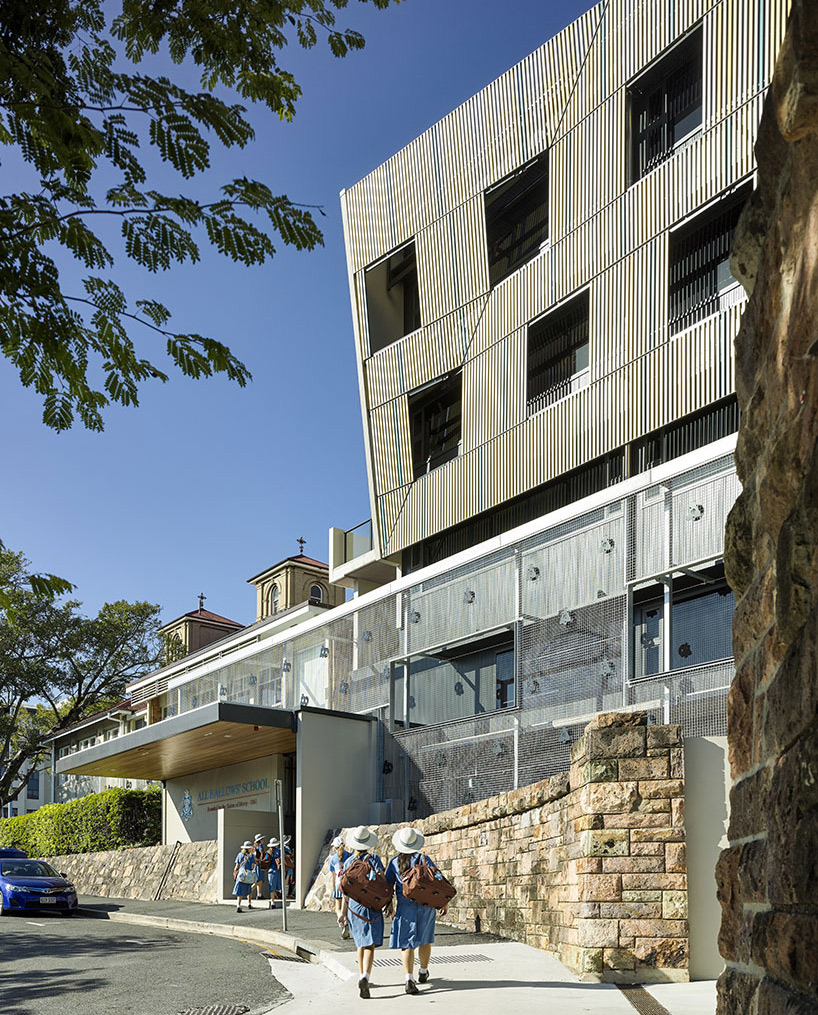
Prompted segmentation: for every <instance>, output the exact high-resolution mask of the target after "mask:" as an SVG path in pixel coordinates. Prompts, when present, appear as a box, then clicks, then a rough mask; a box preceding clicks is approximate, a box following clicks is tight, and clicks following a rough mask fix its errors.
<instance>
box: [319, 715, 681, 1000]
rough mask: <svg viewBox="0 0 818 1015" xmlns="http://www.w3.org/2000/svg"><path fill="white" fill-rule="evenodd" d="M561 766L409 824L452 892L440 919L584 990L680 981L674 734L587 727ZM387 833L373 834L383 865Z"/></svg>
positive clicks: (635, 720)
mask: <svg viewBox="0 0 818 1015" xmlns="http://www.w3.org/2000/svg"><path fill="white" fill-rule="evenodd" d="M571 759H572V760H571V770H570V772H566V773H563V774H560V775H557V776H554V777H553V778H551V779H546V780H544V781H543V782H539V783H536V784H534V785H533V786H526V787H524V788H523V789H518V790H513V791H512V792H509V793H505V794H502V795H501V796H496V797H490V798H489V799H487V800H480V801H477V802H476V803H472V804H468V805H466V806H464V807H459V808H456V809H454V810H451V811H445V812H443V813H441V814H435V815H432V816H431V817H429V818H425V819H424V820H423V821H422V822H417V823H416V824H417V825H418V827H421V829H422V831H423V832H424V834H425V835H426V837H427V839H426V846H425V851H426V852H427V853H428V854H429V855H430V856H431V857H432V858H433V859H434V860H435V861H436V862H437V863H438V864H439V865H440V868H441V870H443V872H444V873H445V874H446V875H447V876H448V877H449V878H450V879H451V880H452V881H453V883H454V885H455V887H456V888H457V890H458V894H457V896H456V897H455V899H454V901H453V903H452V905H451V906H450V908H449V913H448V915H447V917H446V922H447V923H451V924H453V925H454V926H457V927H462V928H464V929H468V930H474V929H475V927H476V926H477V927H480V928H481V929H482V930H484V931H489V932H492V933H495V934H498V935H500V936H502V937H506V938H510V939H512V940H515V941H523V942H525V943H527V944H530V945H533V946H534V947H537V948H543V949H548V950H550V951H553V952H554V953H555V954H556V955H557V956H558V957H559V958H560V959H561V961H562V962H564V963H565V964H566V965H567V966H569V967H570V968H571V969H574V970H575V971H576V972H577V973H579V974H580V975H581V976H582V977H583V978H584V979H589V980H608V981H616V980H620V981H626V982H653V981H662V980H686V979H687V978H688V956H689V947H688V925H687V867H686V862H685V829H684V772H683V758H682V737H681V728H680V727H678V726H648V725H647V715H646V714H645V713H633V714H629V715H618V714H609V715H602V716H598V717H597V718H596V719H595V720H594V721H593V722H591V723H590V725H589V726H588V727H587V729H586V731H585V734H584V735H583V736H582V737H581V738H580V739H579V740H578V741H577V742H576V743H575V744H574V745H573V747H572V752H571ZM399 827H401V826H400V825H381V826H380V827H378V828H377V832H378V835H379V837H380V843H381V845H380V851H381V855H382V856H383V858H384V859H385V860H386V859H387V858H389V857H391V856H392V855H394V850H393V848H392V845H391V838H392V834H393V833H394V831H395V830H396V829H397V828H399ZM337 831H338V830H337V829H335V830H333V831H332V833H331V834H330V835H328V840H327V841H329V839H330V838H331V837H332V835H334V834H336V832H337ZM344 831H347V830H344ZM328 859H329V858H328V848H325V850H324V853H323V855H322V858H321V865H320V870H319V872H318V876H317V878H316V880H315V883H314V884H313V887H312V889H311V891H310V893H309V894H308V896H307V902H306V905H307V908H308V909H324V910H331V909H333V902H332V897H331V895H332V891H331V881H330V877H329V868H328Z"/></svg>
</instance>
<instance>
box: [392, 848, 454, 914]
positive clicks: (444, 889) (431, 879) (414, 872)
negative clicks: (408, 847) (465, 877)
mask: <svg viewBox="0 0 818 1015" xmlns="http://www.w3.org/2000/svg"><path fill="white" fill-rule="evenodd" d="M401 882H402V884H403V894H404V896H405V897H406V898H407V899H409V900H410V901H411V902H417V903H419V904H420V905H421V906H431V907H432V908H433V909H443V908H444V907H445V906H448V905H449V903H450V902H451V900H452V899H453V898H454V897H455V895H457V889H456V888H455V887H454V885H453V884H452V883H451V881H447V880H446V878H444V877H443V875H442V874H441V873H440V871H437V872H435V871H434V870H433V869H432V868H431V867H430V866H429V865H428V864H427V863H426V858H425V857H423V856H421V857H420V859H419V860H418V862H417V863H416V864H414V866H412V867H410V868H409V870H408V871H407V872H406V873H405V874H404V875H403V877H402V878H401Z"/></svg>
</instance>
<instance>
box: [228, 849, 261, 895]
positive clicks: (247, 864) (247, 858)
mask: <svg viewBox="0 0 818 1015" xmlns="http://www.w3.org/2000/svg"><path fill="white" fill-rule="evenodd" d="M235 866H236V867H239V868H242V867H244V868H246V869H247V870H249V871H252V872H253V873H254V874H255V873H256V872H257V868H256V861H255V858H254V857H253V854H252V853H242V852H241V851H239V855H238V856H237V857H236V863H235ZM252 887H253V885H252V883H251V884H247V885H246V884H245V883H244V882H243V881H239V879H238V878H236V883H235V884H234V885H233V894H234V895H236V896H238V898H240V899H243V898H244V897H245V896H246V895H249V894H250V889H251V888H252Z"/></svg>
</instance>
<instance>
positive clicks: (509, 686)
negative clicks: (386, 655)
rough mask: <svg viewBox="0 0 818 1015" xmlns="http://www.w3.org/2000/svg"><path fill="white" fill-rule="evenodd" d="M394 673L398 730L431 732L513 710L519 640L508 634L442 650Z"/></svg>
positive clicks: (413, 660) (503, 632)
mask: <svg viewBox="0 0 818 1015" xmlns="http://www.w3.org/2000/svg"><path fill="white" fill-rule="evenodd" d="M408 664H409V665H408V671H409V676H408V683H407V682H406V678H405V673H406V669H407V667H406V666H396V667H395V668H394V678H393V685H394V686H393V692H392V717H393V720H394V723H395V725H396V726H398V727H403V728H406V727H407V726H408V727H417V726H429V725H433V724H436V723H441V722H449V721H450V720H453V719H466V718H469V717H470V716H475V715H483V714H485V713H489V712H493V711H494V710H495V709H500V708H513V707H514V703H515V693H514V670H515V666H514V635H513V634H512V632H511V631H508V630H505V631H502V632H500V633H497V634H494V635H489V636H487V637H484V638H481V639H479V640H475V641H473V642H470V643H468V644H466V645H459V646H457V647H455V648H441V649H437V650H433V651H429V652H425V653H423V654H422V655H416V656H413V657H412V658H411V659H409V660H408Z"/></svg>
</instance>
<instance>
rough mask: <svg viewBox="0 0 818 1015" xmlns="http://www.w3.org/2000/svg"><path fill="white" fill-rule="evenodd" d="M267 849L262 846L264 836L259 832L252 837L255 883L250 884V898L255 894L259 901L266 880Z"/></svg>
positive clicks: (261, 898) (261, 897)
mask: <svg viewBox="0 0 818 1015" xmlns="http://www.w3.org/2000/svg"><path fill="white" fill-rule="evenodd" d="M266 854H267V851H266V849H265V846H264V836H263V835H262V834H261V833H260V832H259V834H258V835H256V836H255V837H254V839H253V859H254V860H255V863H256V873H257V878H256V883H255V884H254V885H252V886H251V888H252V891H251V892H250V898H251V899H252V898H253V896H254V895H255V897H256V899H257V900H258V901H259V902H261V901H262V900H263V899H264V885H265V884H266V882H267V871H266V868H265V863H266Z"/></svg>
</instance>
